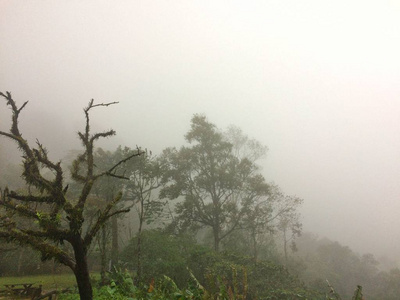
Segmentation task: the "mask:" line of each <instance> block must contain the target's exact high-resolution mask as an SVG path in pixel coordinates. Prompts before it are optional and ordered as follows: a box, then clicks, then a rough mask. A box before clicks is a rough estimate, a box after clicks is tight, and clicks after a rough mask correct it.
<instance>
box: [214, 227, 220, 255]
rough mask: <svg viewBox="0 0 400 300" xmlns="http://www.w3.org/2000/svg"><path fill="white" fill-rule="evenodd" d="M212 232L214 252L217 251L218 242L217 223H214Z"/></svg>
mask: <svg viewBox="0 0 400 300" xmlns="http://www.w3.org/2000/svg"><path fill="white" fill-rule="evenodd" d="M213 233H214V250H215V251H216V252H219V242H220V238H219V235H220V232H219V224H216V225H214V227H213Z"/></svg>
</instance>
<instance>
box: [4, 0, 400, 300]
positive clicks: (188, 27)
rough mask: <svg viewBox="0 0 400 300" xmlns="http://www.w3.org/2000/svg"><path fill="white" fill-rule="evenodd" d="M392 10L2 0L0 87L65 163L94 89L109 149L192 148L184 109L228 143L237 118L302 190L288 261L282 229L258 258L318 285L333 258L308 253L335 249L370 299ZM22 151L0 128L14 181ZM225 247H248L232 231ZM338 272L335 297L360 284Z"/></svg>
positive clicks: (366, 5)
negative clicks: (235, 239)
mask: <svg viewBox="0 0 400 300" xmlns="http://www.w3.org/2000/svg"><path fill="white" fill-rule="evenodd" d="M399 20H400V5H399V4H398V3H397V1H391V0H385V1H373V0H371V1H358V0H357V1H351V2H349V1H342V0H340V1H335V2H334V3H333V2H329V1H317V0H315V1H314V0H311V1H294V0H287V1H269V0H268V1H251V2H250V3H248V2H246V3H245V2H244V1H230V2H229V3H225V2H223V1H173V2H161V1H130V2H125V1H116V2H110V1H82V2H70V1H57V2H51V1H42V2H40V3H38V2H36V1H22V0H18V1H9V0H4V1H0V39H1V41H2V45H1V47H0V92H2V93H5V92H6V91H10V92H11V93H12V96H13V99H14V100H15V101H16V102H17V104H18V105H19V106H20V105H22V104H23V103H24V102H25V101H29V103H28V104H27V105H26V107H24V109H23V110H22V112H21V115H20V119H19V122H18V124H19V128H20V130H21V133H22V136H23V137H24V138H25V139H27V140H28V142H29V143H31V144H32V145H34V144H35V141H36V140H39V141H40V143H42V144H43V145H44V146H45V147H46V148H47V150H48V155H49V158H50V159H51V160H52V161H58V160H61V161H62V164H63V166H64V169H65V172H66V173H67V172H68V168H69V166H67V165H68V163H69V164H71V163H72V161H73V159H72V158H71V156H73V154H76V153H79V151H83V150H82V149H83V148H82V142H81V141H79V136H78V131H82V130H83V128H84V127H85V115H84V111H83V109H84V108H85V107H87V106H88V102H89V101H90V100H91V99H94V101H95V103H109V102H118V104H115V105H110V106H108V107H106V108H104V109H103V108H102V109H96V110H94V111H93V112H91V115H90V124H91V130H92V132H104V131H107V130H110V129H114V130H115V131H116V135H115V136H113V137H108V138H106V139H101V140H99V141H98V143H97V144H96V149H99V148H101V149H102V151H104V153H108V154H110V155H111V154H115V153H118V147H121V148H119V149H124V147H129V149H131V150H132V151H133V150H135V149H139V148H140V149H141V150H143V151H144V152H146V153H147V154H148V153H150V152H151V153H152V156H153V157H163V155H164V154H165V151H166V149H172V148H176V149H177V151H178V150H179V149H181V148H182V147H183V148H185V147H189V148H190V147H192V146H193V144H191V143H190V141H189V140H188V138H187V135H188V133H189V132H190V130H191V129H192V130H193V127H191V126H193V124H194V123H193V122H194V120H195V119H196V116H197V117H199V118H200V116H201V117H204V120H206V121H204V122H208V123H209V124H212V125H213V126H214V128H215V130H216V131H217V132H218V133H220V134H221V135H223V136H224V139H226V140H224V141H228V142H230V143H232V144H233V145H234V142H232V141H233V140H232V139H229V136H230V135H229V128H231V129H232V128H236V129H237V130H240V132H241V134H243V136H246V137H247V138H248V139H249V140H252V141H256V142H257V143H258V145H260V147H261V146H262V147H265V148H263V149H264V150H265V153H263V155H260V157H257V160H256V162H255V165H256V166H257V174H259V175H260V176H262V177H263V178H264V179H265V183H266V184H268V185H269V186H270V187H272V186H274V187H275V186H276V187H279V190H280V191H281V192H282V193H283V195H285V196H288V197H292V199H295V198H296V199H301V204H299V205H297V204H296V205H297V206H296V209H295V211H296V213H297V214H298V222H299V224H301V229H299V230H300V231H301V234H300V233H299V234H298V235H296V237H295V241H296V247H295V248H296V251H292V250H290V254H289V256H290V257H291V258H293V260H292V261H291V262H290V263H288V259H286V260H285V259H284V258H283V256H284V254H283V250H282V249H283V248H282V246H283V245H282V244H281V243H282V239H281V238H278V240H280V242H276V241H275V242H273V243H272V242H271V244H270V245H272V244H273V245H274V246H273V247H276V249H275V248H274V249H272V248H269V249H267V248H268V247H267V248H265V249H264V248H263V250H262V251H264V252H262V251H261V250H260V251H261V252H262V253H264V254H263V255H265V257H263V258H265V259H270V260H272V261H274V262H277V263H280V264H282V265H285V266H286V267H288V269H289V270H290V271H291V272H293V274H295V275H296V276H299V277H300V278H301V279H302V280H304V281H305V282H307V283H308V284H310V285H311V286H312V287H313V288H320V287H321V286H322V285H324V284H325V283H321V282H317V280H316V278H317V277H318V276H314V275H315V274H314V273H313V272H315V273H319V274H320V275H321V276H319V277H321V278H323V277H324V276H329V274H330V273H329V272H331V271H332V268H333V265H335V264H333V265H332V266H331V265H329V263H328V262H326V265H325V269H324V268H323V267H322V264H321V265H317V264H316V263H315V261H324V260H326V261H328V260H329V259H333V258H332V257H333V256H329V257H330V258H329V259H328V258H327V257H328V256H324V255H327V253H329V251H331V253H336V254H338V253H339V254H340V255H339V254H338V256H337V257H336V258H335V259H334V260H336V259H337V261H340V263H339V262H338V263H336V265H340V264H342V260H341V259H344V257H345V258H346V259H348V261H347V263H346V262H344V263H343V266H345V265H347V266H350V265H351V266H352V268H353V270H357V272H358V273H363V272H364V273H369V274H371V278H372V279H371V278H366V279H365V282H367V284H369V285H370V286H373V285H375V286H376V288H374V289H375V290H376V291H377V292H376V294H374V295H375V297H376V295H379V293H380V291H379V292H378V289H379V288H380V287H382V286H383V283H382V284H381V286H380V287H379V282H386V281H385V280H384V279H382V278H383V277H384V276H386V275H384V276H383V275H382V274H383V273H379V272H381V271H382V272H388V273H385V274H391V275H393V274H394V275H393V276H394V277H395V276H398V274H397V273H396V272H397V271H393V270H398V269H395V268H397V267H399V265H400V259H399V256H398V253H399V251H400V219H399V217H398V211H399V210H400V201H399V200H400V199H399V195H400V184H399V178H400V155H399V153H400V135H399V130H398V129H399V128H400V100H399V96H400V85H399V84H398V83H399V80H400V58H399V55H398V53H399V51H400V30H399V28H400V21H399ZM0 105H1V106H0V131H3V132H8V131H9V129H10V126H11V114H12V111H11V110H10V109H9V107H7V105H6V101H5V100H4V101H3V99H1V102H0ZM203 125H204V124H203ZM199 126H200V125H199ZM204 126H205V125H204ZM200 127H201V126H200ZM205 127H206V126H205ZM185 135H186V136H185ZM230 137H231V138H232V135H231V136H230ZM221 143H222V142H221ZM200 144H201V143H200ZM233 148H234V147H233ZM234 149H235V148H234ZM253 150H254V149H253ZM121 151H122V150H121ZM250 152H251V151H250ZM96 153H97V152H96ZM97 154H98V153H97ZM22 155H23V154H22V153H21V152H19V151H18V147H17V145H16V144H15V143H13V142H12V141H11V140H9V139H7V138H5V137H3V136H0V168H1V173H0V182H1V185H2V186H1V188H4V187H5V186H9V187H10V188H15V189H19V188H20V187H21V186H22V185H23V184H24V181H23V179H22V178H21V176H20V174H21V173H22V166H21V161H22ZM115 155H116V154H115ZM100 156H101V155H100ZM104 156H106V154H104ZM238 157H239V158H240V159H242V158H243V157H240V156H238ZM169 159H171V161H172V158H171V157H170V158H169ZM171 161H169V163H170V164H172V162H171ZM171 176H172V175H171ZM70 185H71V184H70ZM71 186H72V187H73V185H71ZM157 188H159V189H161V187H157ZM170 192H171V191H170ZM270 192H271V190H270ZM99 193H100V192H99ZM157 193H158V190H157ZM171 193H172V192H171ZM172 194H173V193H172ZM166 195H167V196H168V197H170V198H169V199H172V198H173V197H172V196H171V194H168V192H166ZM167 196H166V198H168V197H167ZM180 196H181V197H183V196H182V195H180ZM269 197H271V195H269ZM175 198H177V197H175ZM182 199H183V198H180V199H179V200H176V201H178V202H179V201H183V200H182ZM174 201H175V200H171V201H170V203H172V204H171V205H172V206H171V210H173V209H175V208H174V207H175V205H176V203H177V202H176V201H175V202H174ZM274 209H277V208H274ZM127 216H129V217H125V220H124V221H123V222H121V223H124V226H125V227H124V228H125V229H124V230H122V229H121V236H120V239H121V241H120V242H121V243H122V244H123V245H124V246H128V245H129V239H130V238H133V237H134V236H135V234H134V233H132V231H134V232H136V231H137V229H138V226H139V225H138V224H139V223H138V220H137V217H136V216H135V211H134V210H132V211H131V212H130V213H129V214H128V215H127ZM166 223H168V222H167V221H166V222H165V224H166ZM160 224H161V223H160ZM160 224H158V225H156V223H154V224H153V225H147V226H146V225H145V226H144V228H145V229H146V230H147V229H148V230H150V229H154V228H158V227H159V226H161V225H160ZM163 224H164V223H163ZM274 226H275V225H274ZM228 227H229V226H228ZM274 230H275V229H274ZM272 231H273V230H272V229H271V232H272ZM278 231H279V230H278ZM147 234H149V235H151V234H154V236H152V238H155V239H157V238H159V237H158V236H157V234H156V233H152V232H151V230H150V231H149V233H147ZM274 234H275V233H274ZM274 234H272V233H271V236H273V235H274ZM278 236H279V237H281V236H280V235H278ZM210 239H211V235H210V232H208V231H207V229H204V228H201V229H199V231H198V232H196V241H197V242H199V244H202V245H207V246H210V248H213V244H212V242H210ZM238 240H239V238H238ZM230 242H231V243H232V241H230ZM264 242H265V243H266V244H268V243H267V242H266V240H264ZM221 243H222V242H221ZM122 244H121V245H122ZM121 247H122V246H121ZM149 247H150V246H149ZM170 247H171V249H172V248H173V246H170ZM224 247H225V248H226V249H230V250H232V249H233V250H235V249H236V250H237V253H242V252H246V251H244V250H243V251H242V250H240V249H241V248H240V247H241V246H240V245H239V244H238V245H236V246H235V245H232V244H230V243H229V241H226V244H221V248H222V249H223V248H224ZM243 247H244V246H243ZM0 249H1V247H0ZM318 249H319V250H318ZM321 249H323V250H321ZM120 250H121V251H122V249H120ZM152 251H153V250H152ZM154 251H155V250H154ZM241 251H242V252H241ZM267 253H268V254H267ZM296 257H297V258H298V259H299V260H298V261H296V259H295V258H296ZM311 257H313V258H312V259H311ZM350 261H351V263H350ZM328 265H329V266H328ZM364 267H365V268H370V269H368V270H366V269H363V268H364ZM305 270H308V271H305ZM346 270H347V269H346ZM336 271H337V272H336ZM332 272H333V271H332ZM335 272H336V273H335V274H341V273H340V272H341V271H339V270H335ZM390 272H392V273H390ZM393 272H394V273H393ZM372 274H373V275H374V276H375V275H376V276H378V274H381V275H379V276H381V277H379V278H380V279H379V280H382V281H379V280H377V279H376V278H377V277H373V276H372ZM313 276H314V277H313ZM388 276H389V275H388ZM319 277H318V278H319ZM374 278H375V279H374ZM396 278H397V277H396ZM314 279H315V280H314ZM323 279H327V278H323ZM363 280H364V279H363ZM337 282H338V284H340V285H341V286H340V287H336V288H337V289H338V290H339V291H341V289H342V287H343V289H342V290H343V292H342V293H344V294H346V295H349V292H348V291H349V290H354V288H356V286H357V285H358V284H360V283H359V282H352V281H351V282H350V281H349V280H347V279H344V280H343V281H340V280H338V281H337ZM377 282H378V283H377ZM399 282H400V281H399ZM346 284H349V286H348V287H347V286H346V287H344V286H345V285H346ZM365 288H367V287H365ZM321 289H322V288H321ZM380 295H382V294H380ZM367 299H369V298H367ZM377 299H378V298H377ZM381 299H385V298H381ZM387 299H391V298H389V297H388V298H387ZM393 299H395V298H393Z"/></svg>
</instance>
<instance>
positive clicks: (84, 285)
mask: <svg viewBox="0 0 400 300" xmlns="http://www.w3.org/2000/svg"><path fill="white" fill-rule="evenodd" d="M72 247H73V248H74V254H75V262H76V266H75V270H74V274H75V278H76V282H77V284H78V290H79V297H80V299H81V300H93V289H92V283H91V282H90V276H89V266H88V263H87V255H86V254H87V249H86V248H85V246H84V242H83V240H82V238H81V237H80V236H76V237H75V238H74V240H73V243H72Z"/></svg>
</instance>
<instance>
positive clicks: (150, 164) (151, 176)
mask: <svg viewBox="0 0 400 300" xmlns="http://www.w3.org/2000/svg"><path fill="white" fill-rule="evenodd" d="M162 174H163V166H162V164H161V163H160V160H159V159H157V158H156V157H154V156H152V155H151V154H150V155H148V154H145V155H142V156H141V157H140V158H138V159H136V160H135V161H132V162H131V168H130V172H129V181H128V182H127V184H126V187H125V188H126V196H127V200H128V201H132V202H133V205H134V207H135V209H136V212H137V216H138V219H139V228H138V233H137V244H136V249H135V252H136V258H137V280H138V281H140V280H141V275H142V265H141V257H142V230H143V225H144V224H145V223H146V224H150V223H152V222H153V221H154V220H156V219H157V218H158V217H159V216H160V215H161V214H162V211H163V207H164V205H165V202H164V201H161V200H160V199H159V197H158V189H159V187H160V186H161V176H162Z"/></svg>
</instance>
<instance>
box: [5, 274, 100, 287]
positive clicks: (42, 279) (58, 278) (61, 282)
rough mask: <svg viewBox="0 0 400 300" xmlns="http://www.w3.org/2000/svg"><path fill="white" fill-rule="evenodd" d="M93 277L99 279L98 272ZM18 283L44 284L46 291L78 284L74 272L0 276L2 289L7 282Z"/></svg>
mask: <svg viewBox="0 0 400 300" xmlns="http://www.w3.org/2000/svg"><path fill="white" fill-rule="evenodd" d="M91 276H92V277H94V278H96V279H98V278H99V277H100V275H99V274H98V273H93V274H91ZM18 283H33V284H34V286H38V285H40V284H41V285H42V289H43V290H45V291H48V290H55V289H65V288H73V287H75V286H76V281H75V276H74V275H73V274H72V273H66V274H56V275H51V274H44V275H32V276H18V277H0V289H3V288H4V285H5V284H18Z"/></svg>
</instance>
